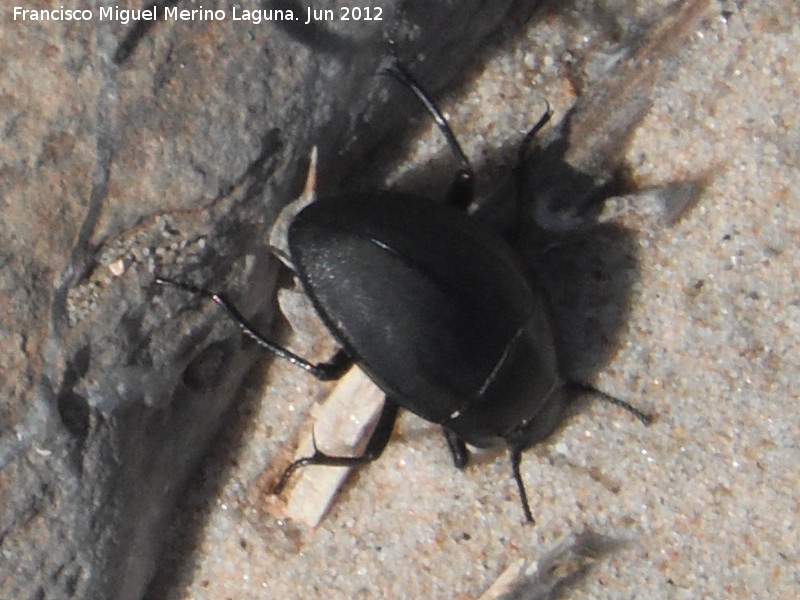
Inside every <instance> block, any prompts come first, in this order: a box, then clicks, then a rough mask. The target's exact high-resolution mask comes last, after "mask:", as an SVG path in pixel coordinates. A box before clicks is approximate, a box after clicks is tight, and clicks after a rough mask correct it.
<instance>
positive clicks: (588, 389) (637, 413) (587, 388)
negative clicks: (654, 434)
mask: <svg viewBox="0 0 800 600" xmlns="http://www.w3.org/2000/svg"><path fill="white" fill-rule="evenodd" d="M569 385H570V386H572V387H573V388H575V389H577V390H578V391H580V392H585V393H588V394H592V395H594V396H597V397H598V398H601V399H603V400H605V401H606V402H610V403H611V404H613V405H615V406H619V407H620V408H624V409H625V410H627V411H628V412H629V413H631V414H632V415H633V416H634V417H636V418H637V419H639V420H640V421H641V422H642V423H643V424H644V425H645V426H646V425H650V423H652V422H653V417H652V416H651V415H648V414H647V413H646V412H643V411H641V410H639V409H638V408H636V407H635V406H633V405H632V404H628V403H627V402H625V401H624V400H620V399H619V398H616V397H614V396H612V395H611V394H606V393H605V392H603V391H601V390H598V389H597V388H595V387H592V386H591V385H589V384H588V383H583V382H581V381H570V382H569Z"/></svg>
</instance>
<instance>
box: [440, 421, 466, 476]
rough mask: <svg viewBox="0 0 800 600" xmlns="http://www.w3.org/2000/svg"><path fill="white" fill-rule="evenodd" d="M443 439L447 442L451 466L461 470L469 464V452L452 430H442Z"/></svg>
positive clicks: (444, 428) (445, 428)
mask: <svg viewBox="0 0 800 600" xmlns="http://www.w3.org/2000/svg"><path fill="white" fill-rule="evenodd" d="M442 432H443V433H444V439H445V441H446V442H447V447H448V448H449V449H450V454H451V456H452V457H453V464H454V465H455V466H456V468H457V469H463V468H464V467H466V466H467V463H468V462H469V452H468V451H467V445H466V444H465V443H464V440H462V439H461V438H460V437H458V436H457V435H456V434H455V432H454V431H453V430H452V429H448V428H447V427H443V428H442Z"/></svg>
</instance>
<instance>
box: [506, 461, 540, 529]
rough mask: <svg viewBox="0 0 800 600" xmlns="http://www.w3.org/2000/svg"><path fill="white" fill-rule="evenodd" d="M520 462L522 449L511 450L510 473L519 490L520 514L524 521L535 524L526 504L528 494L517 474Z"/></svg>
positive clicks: (519, 475) (518, 473) (529, 508)
mask: <svg viewBox="0 0 800 600" xmlns="http://www.w3.org/2000/svg"><path fill="white" fill-rule="evenodd" d="M521 460H522V448H512V449H511V472H512V473H513V475H514V481H516V482H517V489H519V499H520V502H522V512H524V513H525V520H526V521H527V522H528V523H535V522H536V521H534V520H533V514H532V513H531V507H530V505H529V504H528V494H527V492H526V491H525V484H524V483H523V481H522V475H521V474H520V472H519V463H520V461H521Z"/></svg>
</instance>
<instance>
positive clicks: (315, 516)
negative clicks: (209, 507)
mask: <svg viewBox="0 0 800 600" xmlns="http://www.w3.org/2000/svg"><path fill="white" fill-rule="evenodd" d="M383 396H384V394H383V392H382V391H381V390H380V389H379V388H378V387H377V386H376V385H375V384H374V383H372V381H371V380H370V379H369V378H368V377H367V376H366V375H365V374H364V373H363V371H361V370H360V369H359V368H358V367H353V368H351V369H350V370H349V371H348V372H347V373H346V374H345V376H344V377H342V378H341V379H340V380H339V381H338V383H337V384H336V387H334V389H333V391H332V392H331V393H330V395H329V396H328V397H327V398H326V399H325V400H324V401H323V402H322V403H320V404H317V405H316V406H314V408H313V409H312V410H311V417H312V418H311V423H310V424H309V426H308V429H307V431H306V433H305V434H303V436H302V438H301V440H300V443H299V445H298V447H297V451H296V452H295V455H294V459H293V460H297V459H300V458H304V457H306V456H311V455H312V454H313V453H314V446H313V441H312V431H313V435H314V439H316V442H317V447H318V448H319V449H320V450H321V451H322V452H325V453H326V454H330V455H336V456H357V455H359V454H360V453H361V452H363V450H364V447H365V446H366V444H367V441H368V440H369V438H370V435H371V434H372V431H373V430H374V428H375V424H376V422H377V419H378V417H379V416H380V413H381V408H382V407H383ZM350 471H351V469H350V468H349V467H330V466H308V467H302V468H301V469H299V470H298V471H297V472H296V473H295V474H294V475H293V476H292V480H291V481H290V482H289V487H288V488H287V490H286V491H285V492H284V494H283V499H284V505H283V506H282V509H281V510H280V513H281V517H282V518H286V519H291V520H293V521H297V522H301V523H305V524H306V525H308V526H310V527H316V526H317V525H319V523H320V521H321V520H322V518H323V517H324V516H325V513H326V512H327V511H328V508H329V507H330V505H331V503H332V501H333V499H334V497H335V496H336V492H337V491H338V490H339V488H340V487H341V485H342V483H344V480H345V478H346V477H347V475H348V474H349V472H350ZM271 510H272V512H275V507H271Z"/></svg>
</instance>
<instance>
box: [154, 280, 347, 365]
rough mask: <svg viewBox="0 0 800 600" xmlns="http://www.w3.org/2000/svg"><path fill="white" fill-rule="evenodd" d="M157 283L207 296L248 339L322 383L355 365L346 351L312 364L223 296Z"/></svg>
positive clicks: (170, 282)
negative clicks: (256, 326) (261, 329)
mask: <svg viewBox="0 0 800 600" xmlns="http://www.w3.org/2000/svg"><path fill="white" fill-rule="evenodd" d="M155 282H156V283H158V284H161V285H173V286H175V287H177V288H180V289H182V290H185V291H187V292H191V293H193V294H199V295H201V296H206V297H208V298H210V299H211V300H213V301H214V302H216V303H217V304H218V305H219V306H221V307H222V308H224V309H225V311H226V312H227V313H228V316H230V317H231V319H233V321H234V322H235V323H236V324H237V325H238V326H239V329H241V330H242V333H244V334H245V335H246V336H247V337H249V338H250V339H251V340H253V341H254V342H255V343H256V344H258V345H259V346H261V347H262V348H264V349H265V350H268V351H269V352H272V354H274V355H275V356H277V357H279V358H283V359H285V360H288V361H289V362H290V363H292V364H294V365H297V366H298V367H300V368H301V369H305V370H306V371H308V372H309V373H311V374H312V375H313V376H314V377H316V378H317V379H319V380H321V381H331V380H334V379H339V378H340V377H341V376H342V375H344V374H345V373H346V372H347V370H348V369H349V368H350V366H351V365H352V364H353V359H352V358H351V357H350V356H349V355H348V354H347V352H345V351H344V350H339V351H338V352H337V353H336V354H335V355H334V356H333V358H331V359H330V360H329V361H327V362H323V363H316V364H315V363H312V362H309V361H307V360H306V359H304V358H302V357H300V356H298V355H297V354H295V353H294V352H292V351H291V350H287V349H286V348H284V347H283V346H279V345H278V344H276V343H275V342H273V341H271V340H270V339H268V338H267V337H265V336H264V335H262V334H261V333H259V332H258V331H256V330H255V329H254V328H253V327H252V325H250V323H249V322H248V321H247V319H245V318H244V316H242V313H240V312H239V309H238V308H236V307H235V306H234V305H233V303H231V301H230V300H228V299H227V298H226V297H225V296H224V295H223V294H218V293H216V292H212V291H209V290H206V289H204V288H201V287H197V286H194V285H190V284H187V283H181V282H179V281H175V280H173V279H167V278H165V277H156V279H155Z"/></svg>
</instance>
